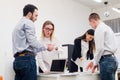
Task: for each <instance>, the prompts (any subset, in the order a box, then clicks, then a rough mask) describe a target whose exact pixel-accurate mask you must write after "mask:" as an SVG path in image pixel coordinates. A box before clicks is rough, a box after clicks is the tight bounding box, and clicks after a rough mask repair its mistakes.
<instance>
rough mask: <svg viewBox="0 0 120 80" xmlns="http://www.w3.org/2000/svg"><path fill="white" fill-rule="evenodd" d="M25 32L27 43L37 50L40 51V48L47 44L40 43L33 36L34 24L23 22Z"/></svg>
mask: <svg viewBox="0 0 120 80" xmlns="http://www.w3.org/2000/svg"><path fill="white" fill-rule="evenodd" d="M24 31H25V34H26V41H27V42H28V44H29V45H30V46H31V47H33V48H35V49H37V51H38V52H39V51H42V50H46V49H47V46H46V45H43V44H41V43H40V42H39V41H37V38H36V36H35V28H34V25H26V24H25V29H24Z"/></svg>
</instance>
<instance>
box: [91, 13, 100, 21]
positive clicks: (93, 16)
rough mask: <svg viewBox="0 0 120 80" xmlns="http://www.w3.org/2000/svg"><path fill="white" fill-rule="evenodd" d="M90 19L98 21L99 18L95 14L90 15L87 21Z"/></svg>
mask: <svg viewBox="0 0 120 80" xmlns="http://www.w3.org/2000/svg"><path fill="white" fill-rule="evenodd" d="M91 19H94V20H100V16H99V15H98V14H97V13H91V14H90V16H89V20H91Z"/></svg>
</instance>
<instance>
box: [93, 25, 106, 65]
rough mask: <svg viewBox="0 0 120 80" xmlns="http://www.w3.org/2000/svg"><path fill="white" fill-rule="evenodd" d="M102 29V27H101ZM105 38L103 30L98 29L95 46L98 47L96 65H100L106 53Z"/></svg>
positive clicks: (94, 60) (95, 58)
mask: <svg viewBox="0 0 120 80" xmlns="http://www.w3.org/2000/svg"><path fill="white" fill-rule="evenodd" d="M99 27H101V26H99ZM104 37H105V31H104V30H103V29H102V27H101V28H99V29H97V30H96V31H95V46H96V52H95V57H94V59H93V62H94V65H98V63H99V61H100V58H101V56H102V55H103V52H104V41H105V40H104Z"/></svg>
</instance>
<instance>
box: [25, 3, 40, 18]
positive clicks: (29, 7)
mask: <svg viewBox="0 0 120 80" xmlns="http://www.w3.org/2000/svg"><path fill="white" fill-rule="evenodd" d="M35 9H37V10H38V8H37V7H36V6H34V5H32V4H27V5H25V7H24V8H23V16H26V15H27V14H28V12H31V13H32V14H33V12H34V10H35Z"/></svg>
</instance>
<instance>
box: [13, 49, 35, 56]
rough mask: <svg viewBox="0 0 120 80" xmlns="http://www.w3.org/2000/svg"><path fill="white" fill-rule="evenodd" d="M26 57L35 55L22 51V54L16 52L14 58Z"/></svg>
mask: <svg viewBox="0 0 120 80" xmlns="http://www.w3.org/2000/svg"><path fill="white" fill-rule="evenodd" d="M26 55H29V56H35V54H34V53H33V52H31V51H27V50H24V51H22V52H17V53H16V54H15V55H14V57H19V56H26Z"/></svg>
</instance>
